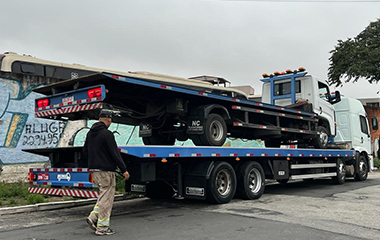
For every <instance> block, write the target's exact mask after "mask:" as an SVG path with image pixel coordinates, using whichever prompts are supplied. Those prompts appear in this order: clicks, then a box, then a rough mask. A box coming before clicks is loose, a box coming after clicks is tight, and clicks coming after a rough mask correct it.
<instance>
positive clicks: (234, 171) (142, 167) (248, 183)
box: [24, 146, 356, 203]
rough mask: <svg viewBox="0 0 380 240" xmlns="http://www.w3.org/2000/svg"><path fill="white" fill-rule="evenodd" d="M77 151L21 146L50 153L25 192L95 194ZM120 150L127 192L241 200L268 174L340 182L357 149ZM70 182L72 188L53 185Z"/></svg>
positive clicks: (259, 189) (255, 194)
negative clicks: (236, 197)
mask: <svg viewBox="0 0 380 240" xmlns="http://www.w3.org/2000/svg"><path fill="white" fill-rule="evenodd" d="M81 150H82V147H69V148H52V149H25V150H24V151H27V152H30V153H35V154H40V155H44V156H49V157H50V161H51V163H52V167H51V168H46V169H44V168H40V169H35V168H34V169H30V173H29V174H30V176H31V177H33V178H34V179H30V183H31V184H33V185H34V186H33V187H31V188H30V191H29V192H31V193H41V194H52V192H53V190H54V189H55V193H56V194H53V195H67V196H76V197H87V195H89V194H90V195H91V196H92V197H94V196H95V197H96V196H97V194H98V192H97V190H96V189H94V187H95V188H96V186H95V185H94V184H93V182H92V181H91V180H92V177H91V174H92V171H91V169H88V168H87V165H86V164H87V163H86V162H83V161H82V159H81ZM119 151H120V153H121V156H122V158H123V160H124V161H125V162H126V164H127V166H128V171H129V172H130V174H131V178H130V180H129V181H128V182H127V183H126V186H127V187H126V190H127V191H128V192H129V191H131V192H136V193H139V194H145V195H146V196H148V197H150V198H169V197H172V196H174V195H175V196H177V197H184V198H189V199H199V200H210V201H211V202H216V203H226V202H229V201H230V200H231V199H232V197H233V196H234V195H235V192H236V193H237V194H238V195H239V196H240V197H241V198H243V199H256V198H259V197H260V196H261V195H262V194H263V192H264V189H265V180H266V179H274V180H277V181H279V182H281V183H285V182H287V181H288V180H291V179H312V178H321V177H332V178H333V181H334V182H335V183H340V184H342V183H344V180H345V177H346V171H345V167H346V166H349V165H352V166H353V167H354V168H355V165H356V152H355V151H351V150H336V149H292V148H248V147H247V148H245V147H238V148H237V147H184V146H119ZM78 169H79V170H78ZM79 175H80V176H79ZM58 178H59V179H58ZM36 185H38V186H36ZM41 185H45V186H46V185H48V186H53V188H46V187H45V188H41V187H40V186H41ZM68 186H71V189H73V190H72V191H74V192H72V193H70V192H68V191H67V189H66V190H65V189H62V190H61V191H58V190H57V189H60V188H61V187H65V188H67V187H68ZM90 188H91V190H89V189H90ZM52 189H53V190H52ZM78 189H79V190H78ZM75 191H80V192H79V193H76V192H75ZM81 191H82V192H81ZM70 194H71V195H70ZM86 194H87V195H86Z"/></svg>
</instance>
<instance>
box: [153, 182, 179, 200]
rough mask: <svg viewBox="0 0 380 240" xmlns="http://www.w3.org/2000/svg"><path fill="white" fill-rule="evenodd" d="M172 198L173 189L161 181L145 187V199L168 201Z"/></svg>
mask: <svg viewBox="0 0 380 240" xmlns="http://www.w3.org/2000/svg"><path fill="white" fill-rule="evenodd" d="M173 196H174V190H173V188H172V187H171V186H170V185H168V184H167V183H165V182H163V181H157V182H150V183H148V184H147V185H146V197H148V198H151V199H170V198H172V197H173Z"/></svg>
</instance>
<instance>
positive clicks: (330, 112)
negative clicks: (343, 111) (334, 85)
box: [314, 81, 336, 136]
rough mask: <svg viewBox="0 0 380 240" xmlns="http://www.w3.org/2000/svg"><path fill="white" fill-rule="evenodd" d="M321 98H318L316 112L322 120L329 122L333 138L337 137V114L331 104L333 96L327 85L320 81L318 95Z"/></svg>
mask: <svg viewBox="0 0 380 240" xmlns="http://www.w3.org/2000/svg"><path fill="white" fill-rule="evenodd" d="M317 94H319V97H318V96H317V97H316V101H315V106H314V111H315V113H317V114H318V115H319V116H320V117H321V118H324V119H326V120H327V121H328V123H329V125H330V133H331V135H332V136H335V134H336V133H335V114H334V107H333V105H332V104H331V103H330V101H331V94H330V90H329V87H328V86H327V84H325V83H323V82H320V81H318V93H317Z"/></svg>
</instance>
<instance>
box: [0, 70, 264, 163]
mask: <svg viewBox="0 0 380 240" xmlns="http://www.w3.org/2000/svg"><path fill="white" fill-rule="evenodd" d="M37 86H38V85H33V86H27V87H24V88H23V85H22V84H21V82H20V81H18V80H14V79H8V78H2V77H0V166H1V165H10V164H22V163H37V162H45V161H47V160H48V159H47V158H46V157H41V156H38V155H34V154H30V153H26V152H23V151H22V149H31V148H50V147H65V146H68V144H69V142H72V143H73V145H74V146H82V145H83V144H84V139H85V137H86V134H87V132H88V130H89V128H90V127H91V126H92V124H93V123H94V122H95V121H84V120H83V121H76V122H63V121H53V120H46V119H40V118H35V117H34V99H35V98H37V97H40V96H41V95H40V94H37V93H34V92H32V89H34V88H36V87H37ZM109 130H110V131H112V132H115V138H116V142H117V143H118V144H119V145H143V143H142V140H141V138H139V136H138V132H139V131H138V127H133V126H126V125H121V124H114V123H113V124H112V125H111V126H110V128H109ZM176 145H178V146H193V144H192V142H191V141H190V140H189V141H186V142H178V141H177V142H176ZM225 146H232V147H239V146H251V147H263V143H262V142H257V141H248V142H244V141H241V140H228V142H226V144H225Z"/></svg>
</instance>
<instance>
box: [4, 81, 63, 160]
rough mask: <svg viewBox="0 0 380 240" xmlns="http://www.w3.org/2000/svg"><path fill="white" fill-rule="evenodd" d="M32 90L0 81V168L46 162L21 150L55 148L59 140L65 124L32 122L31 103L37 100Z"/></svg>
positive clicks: (17, 82)
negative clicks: (9, 165)
mask: <svg viewBox="0 0 380 240" xmlns="http://www.w3.org/2000/svg"><path fill="white" fill-rule="evenodd" d="M34 87H37V86H34ZM34 87H32V86H29V87H27V88H26V89H23V88H22V84H21V83H20V82H19V81H17V80H14V79H5V78H0V164H5V165H6V164H20V163H35V162H43V161H46V160H47V159H46V158H43V157H40V156H36V155H33V154H29V153H26V152H22V151H21V149H24V148H39V147H41V148H47V147H55V146H57V144H58V143H59V141H60V139H61V135H62V133H63V131H64V129H65V125H66V123H65V122H62V121H51V120H45V119H37V118H34V99H35V98H36V97H39V96H40V95H39V94H37V93H34V92H32V89H33V88H34Z"/></svg>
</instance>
